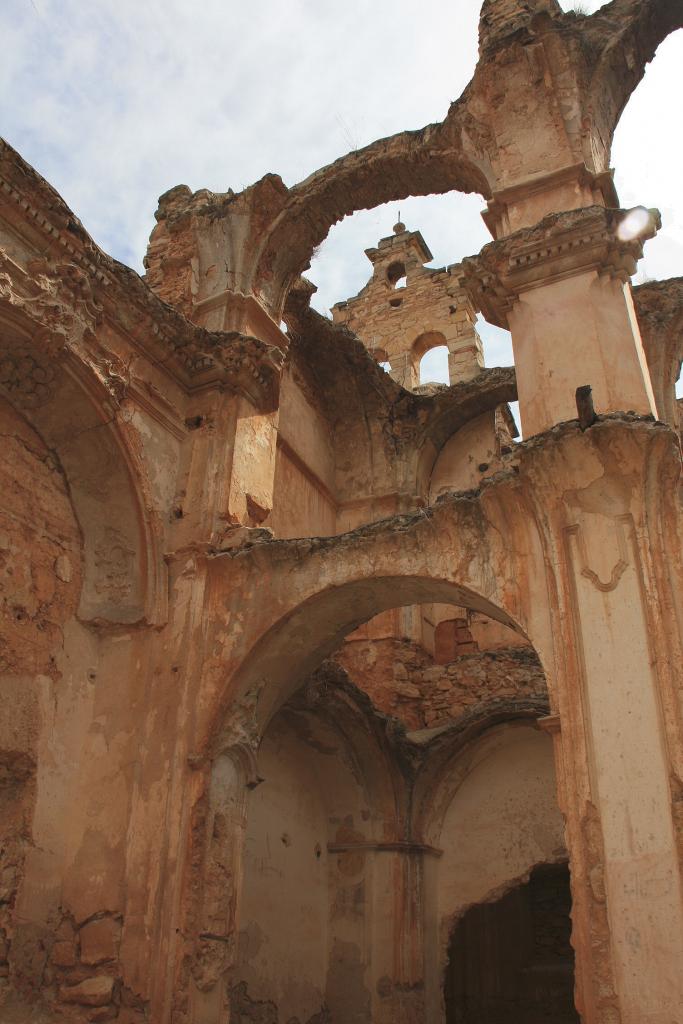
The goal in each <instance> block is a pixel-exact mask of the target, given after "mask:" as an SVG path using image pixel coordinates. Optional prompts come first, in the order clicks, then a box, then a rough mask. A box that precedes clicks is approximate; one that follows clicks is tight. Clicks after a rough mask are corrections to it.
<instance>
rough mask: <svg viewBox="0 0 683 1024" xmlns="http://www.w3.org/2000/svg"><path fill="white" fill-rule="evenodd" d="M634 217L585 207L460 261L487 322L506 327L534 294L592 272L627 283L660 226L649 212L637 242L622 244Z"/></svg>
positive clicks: (546, 220) (553, 217) (554, 216)
mask: <svg viewBox="0 0 683 1024" xmlns="http://www.w3.org/2000/svg"><path fill="white" fill-rule="evenodd" d="M631 212H632V211H629V210H608V209H605V208H604V207H601V206H589V207H585V208H584V209H581V210H569V211H567V212H564V213H554V214H551V215H550V216H548V217H544V219H543V220H542V221H540V223H539V224H537V225H536V226H535V227H533V228H525V229H524V230H522V231H516V232H515V233H514V234H512V235H508V236H507V237H506V238H501V239H499V240H498V241H496V242H490V243H489V244H488V245H486V246H484V248H483V249H482V251H481V252H480V253H479V255H478V256H470V257H467V258H466V259H465V260H463V270H464V281H465V287H466V288H467V290H468V292H469V294H470V296H471V298H472V301H473V302H474V304H475V305H476V307H477V309H478V310H480V311H481V312H482V313H483V315H484V316H485V317H486V319H487V320H488V321H489V322H490V323H493V324H496V325H497V326H498V327H507V326H508V322H507V314H508V312H509V310H510V309H511V307H512V306H513V305H514V303H515V302H516V301H517V299H518V298H519V296H520V295H521V294H523V293H524V292H526V291H529V290H531V289H532V288H538V287H541V286H543V285H546V284H550V283H552V282H554V281H561V280H563V279H565V278H568V277H574V276H576V275H578V274H581V273H585V272H587V271H591V270H594V271H596V272H597V273H599V274H608V275H610V276H612V277H617V278H619V279H620V280H623V281H628V280H629V278H630V277H631V276H632V274H634V273H635V270H636V264H637V262H638V260H639V259H640V257H641V256H642V252H643V243H644V241H645V240H646V239H647V238H652V237H653V236H654V235H655V234H656V231H657V229H658V228H659V226H660V218H659V212H658V211H657V210H649V211H647V213H648V223H647V225H646V227H645V228H644V229H643V231H641V232H640V233H639V235H638V237H637V238H630V239H626V238H620V237H619V234H618V231H619V227H620V225H621V224H622V223H623V222H624V221H625V219H626V217H627V216H628V214H629V213H631Z"/></svg>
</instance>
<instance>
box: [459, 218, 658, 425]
mask: <svg viewBox="0 0 683 1024" xmlns="http://www.w3.org/2000/svg"><path fill="white" fill-rule="evenodd" d="M639 215H640V217H639ZM639 220H640V223H639ZM634 224H635V227H634V226H633V225H634ZM656 226H658V215H657V214H656V213H654V212H653V211H649V213H648V211H631V212H630V213H629V212H627V211H623V210H607V209H604V208H602V207H598V206H592V207H587V208H585V209H582V210H573V211H569V212H566V213H558V214H552V215H550V216H548V217H546V218H545V219H544V220H542V221H541V222H540V223H539V224H537V225H536V227H534V228H529V229H524V230H521V231H517V232H515V233H514V234H512V235H509V236H508V237H506V238H503V239H500V240H499V241H496V242H491V243H490V244H489V245H487V246H485V247H484V248H483V249H482V251H481V253H480V254H479V256H476V257H472V258H470V259H466V260H465V261H464V263H463V269H464V273H465V280H466V284H467V287H468V290H469V292H470V294H471V296H472V299H473V301H474V303H475V305H476V306H477V307H478V308H479V309H481V310H482V312H483V313H484V316H485V317H486V318H487V320H489V321H490V322H491V323H494V324H496V325H497V326H499V327H505V328H508V329H509V330H510V331H511V333H512V344H513V349H514V354H515V367H516V370H517V388H518V394H519V405H520V415H521V419H522V430H523V433H524V436H525V437H529V436H531V435H533V434H538V433H541V432H542V431H544V430H548V429H549V428H550V427H552V426H553V425H554V424H555V423H560V422H562V421H564V420H570V419H575V418H576V403H575V393H576V389H577V387H580V386H582V385H585V384H588V385H590V386H591V387H592V389H593V397H594V401H595V407H596V410H597V411H598V412H599V413H607V412H616V411H633V412H637V413H641V414H648V413H651V414H653V415H655V416H656V414H657V410H656V406H655V400H654V396H653V393H652V386H651V383H650V377H649V372H648V368H647V362H646V360H645V355H644V352H643V345H642V341H641V337H640V332H639V329H638V323H637V321H636V317H635V312H634V307H633V299H632V297H631V288H630V284H629V278H630V276H631V275H632V274H633V273H634V272H635V269H636V263H637V260H638V259H639V258H640V256H641V255H642V243H643V239H644V238H647V237H652V235H653V234H654V233H655V230H656ZM634 233H637V237H630V236H632V235H633V234H634Z"/></svg>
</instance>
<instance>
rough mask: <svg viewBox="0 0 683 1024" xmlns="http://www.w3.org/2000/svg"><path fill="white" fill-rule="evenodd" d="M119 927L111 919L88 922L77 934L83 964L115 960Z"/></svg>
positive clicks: (116, 922)
mask: <svg viewBox="0 0 683 1024" xmlns="http://www.w3.org/2000/svg"><path fill="white" fill-rule="evenodd" d="M120 932H121V926H120V925H119V923H118V921H116V920H114V919H113V918H111V917H105V918H102V919H101V920H98V921H89V922H88V924H86V925H83V927H82V928H81V930H80V931H79V933H78V940H79V943H80V947H81V960H82V962H83V963H84V964H101V963H105V962H106V961H108V960H115V959H116V956H117V953H118V946H119V938H120Z"/></svg>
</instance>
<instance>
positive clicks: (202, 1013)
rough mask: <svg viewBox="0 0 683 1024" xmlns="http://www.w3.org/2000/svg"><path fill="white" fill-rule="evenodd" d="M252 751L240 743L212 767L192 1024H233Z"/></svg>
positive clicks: (199, 882) (196, 924)
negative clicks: (232, 999) (232, 980)
mask: <svg viewBox="0 0 683 1024" xmlns="http://www.w3.org/2000/svg"><path fill="white" fill-rule="evenodd" d="M259 781H260V779H259V778H258V775H257V774H256V762H255V757H254V754H253V751H252V750H251V748H249V747H248V746H247V745H246V744H243V743H238V744H236V745H234V746H232V747H230V748H228V749H226V750H225V751H224V752H223V753H221V754H220V755H219V756H218V757H217V758H216V759H215V761H214V762H213V765H212V768H211V779H210V783H209V788H208V793H207V796H206V807H205V814H204V815H203V817H202V820H201V821H198V822H197V823H196V824H197V826H198V830H199V832H200V833H201V836H200V837H199V846H200V848H201V849H200V850H199V851H198V856H197V858H196V861H197V863H196V864H193V865H192V867H193V868H194V869H195V870H196V868H197V866H198V865H201V871H200V875H199V873H198V875H197V877H196V878H195V879H194V884H195V885H196V886H197V887H198V895H197V896H196V897H195V898H196V900H197V904H196V916H195V917H194V919H193V922H192V927H193V931H194V954H193V956H192V960H191V967H190V974H191V981H190V1014H189V1021H190V1022H191V1024H219V1022H220V1024H229V1021H230V987H229V986H230V971H231V969H232V967H233V966H234V963H235V956H236V953H237V936H238V921H239V902H240V896H241V890H242V858H243V853H244V838H245V832H246V825H247V794H248V790H249V789H250V788H253V787H254V786H255V785H257V784H258V782H259Z"/></svg>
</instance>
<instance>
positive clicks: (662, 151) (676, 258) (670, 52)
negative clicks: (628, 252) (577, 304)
mask: <svg viewBox="0 0 683 1024" xmlns="http://www.w3.org/2000/svg"><path fill="white" fill-rule="evenodd" d="M682 62H683V31H678V32H675V33H673V35H671V36H669V37H668V38H667V39H665V40H664V41H663V42H662V43H661V44H660V46H659V47H658V48H657V54H656V57H655V59H654V61H653V62H652V63H651V64H650V65H648V68H647V71H646V72H645V76H644V78H643V80H642V81H641V83H640V84H639V85H638V87H637V89H636V90H635V92H634V93H633V95H632V96H631V97H630V99H629V101H628V103H627V105H626V108H625V110H624V112H623V114H622V116H621V118H620V120H619V123H618V125H617V128H616V131H615V133H614V141H613V144H612V156H611V163H612V165H613V166H614V168H615V184H616V186H617V189H618V192H619V200H620V203H621V205H622V207H624V208H630V207H634V206H638V205H643V206H646V207H657V208H658V209H660V210H661V211H662V226H661V228H660V230H659V231H658V232H657V235H656V236H655V237H654V238H653V239H651V240H650V241H649V242H648V243H647V245H646V246H645V253H644V257H643V259H642V260H641V262H640V264H639V267H638V275H637V276H636V281H637V282H638V283H640V282H643V281H646V280H652V279H655V280H660V279H661V280H663V279H665V278H668V277H675V276H677V275H679V274H680V272H681V265H683V209H682V208H681V197H680V176H679V173H678V168H679V167H680V165H681V161H683V139H682V138H681V134H680V132H668V131H665V130H663V126H662V122H661V120H660V119H659V118H658V117H653V111H664V110H667V108H668V104H669V102H670V97H671V96H672V95H676V93H677V91H678V90H680V78H681V63H682Z"/></svg>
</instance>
